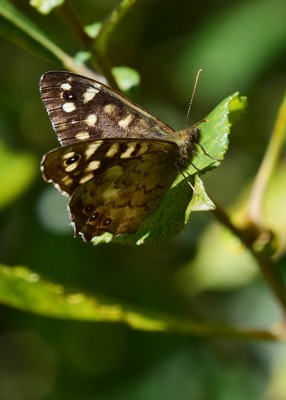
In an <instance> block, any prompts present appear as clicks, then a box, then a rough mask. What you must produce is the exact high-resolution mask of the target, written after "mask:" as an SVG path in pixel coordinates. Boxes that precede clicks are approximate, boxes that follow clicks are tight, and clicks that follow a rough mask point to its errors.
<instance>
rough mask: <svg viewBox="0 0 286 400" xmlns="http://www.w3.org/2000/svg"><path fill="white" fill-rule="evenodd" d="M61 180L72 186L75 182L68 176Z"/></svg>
mask: <svg viewBox="0 0 286 400" xmlns="http://www.w3.org/2000/svg"><path fill="white" fill-rule="evenodd" d="M61 181H62V182H63V183H64V184H65V185H66V186H70V185H71V184H72V183H73V180H72V179H71V178H70V177H69V176H68V175H66V176H64V177H63V178H62V179H61Z"/></svg>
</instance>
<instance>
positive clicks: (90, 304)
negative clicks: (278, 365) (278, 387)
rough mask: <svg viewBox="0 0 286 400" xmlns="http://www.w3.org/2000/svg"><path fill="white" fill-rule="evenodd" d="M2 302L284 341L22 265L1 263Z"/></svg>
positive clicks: (161, 327)
mask: <svg viewBox="0 0 286 400" xmlns="http://www.w3.org/2000/svg"><path fill="white" fill-rule="evenodd" d="M0 303H1V304H5V305H7V306H11V307H14V308H17V309H19V310H23V311H27V312H31V313H34V314H37V315H41V316H44V317H51V318H60V319H65V320H77V321H93V322H115V323H116V322H117V323H124V324H126V325H128V326H130V327H132V328H133V329H137V330H144V331H149V332H151V331H154V332H174V333H176V334H180V335H198V336H202V337H204V336H211V337H238V338H248V339H255V340H277V337H278V338H280V339H281V340H282V339H283V335H282V334H280V336H279V335H277V334H276V332H271V331H259V330H254V331H250V330H249V331H247V330H245V329H244V330H239V329H237V328H234V327H231V326H225V325H219V326H218V325H214V324H211V323H205V322H196V321H194V320H191V319H190V318H188V319H186V318H184V317H177V316H175V317H173V316H171V315H166V314H162V313H158V312H157V313H156V312H152V311H147V310H143V309H139V307H136V308H135V307H131V306H129V305H127V304H123V303H121V302H118V301H116V300H114V299H111V298H107V297H104V296H101V295H97V296H91V295H87V294H85V293H80V292H71V291H68V290H67V289H65V288H64V287H63V286H62V285H59V284H55V283H53V282H50V281H47V280H45V279H42V278H41V277H40V276H39V275H38V274H36V273H34V272H32V271H29V270H28V269H27V268H25V267H22V266H17V267H13V268H11V267H7V266H4V265H0Z"/></svg>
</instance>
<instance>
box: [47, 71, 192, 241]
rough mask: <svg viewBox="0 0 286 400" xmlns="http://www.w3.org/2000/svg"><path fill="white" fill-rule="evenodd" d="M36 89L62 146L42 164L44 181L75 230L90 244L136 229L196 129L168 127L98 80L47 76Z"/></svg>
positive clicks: (178, 167)
mask: <svg viewBox="0 0 286 400" xmlns="http://www.w3.org/2000/svg"><path fill="white" fill-rule="evenodd" d="M40 93H41V98H42V100H43V103H44V105H45V108H46V110H47V112H48V115H49V117H50V120H51V122H52V126H53V129H54V130H55V132H56V134H57V138H58V140H59V142H60V144H61V147H59V148H56V149H54V150H52V151H50V152H49V153H47V154H46V155H45V156H44V157H43V159H42V162H41V171H42V175H43V178H44V180H46V181H47V182H51V183H53V184H54V186H55V187H56V188H57V189H58V190H59V191H60V192H61V193H62V194H63V195H65V196H67V197H68V198H69V204H68V210H69V214H70V219H71V224H72V226H73V228H74V234H75V235H77V234H80V235H81V236H82V238H83V239H84V240H85V241H87V242H89V241H91V240H92V239H93V238H94V237H97V236H101V235H102V234H103V233H105V232H109V233H111V234H113V235H115V236H117V235H121V234H124V233H135V232H136V231H137V230H138V228H139V227H140V225H141V224H142V222H144V221H145V220H146V218H147V217H148V216H149V215H151V214H152V213H153V212H154V211H155V210H156V209H157V208H158V206H159V205H160V203H161V201H162V199H163V198H164V196H165V194H166V193H167V191H168V190H169V188H170V186H171V185H172V183H173V182H174V180H175V178H176V176H177V175H178V172H183V171H184V170H185V168H186V166H187V165H188V164H189V163H190V162H191V161H192V159H193V157H194V155H195V153H196V146H197V144H198V143H199V140H200V130H199V127H198V126H196V125H195V126H194V127H193V128H191V129H188V130H186V131H183V132H176V131H175V130H173V129H172V128H171V127H170V126H168V125H167V124H165V123H163V122H162V121H160V120H159V119H158V118H156V117H154V116H153V115H151V114H150V113H148V112H147V111H145V110H144V109H143V108H141V107H139V106H138V105H136V104H135V103H133V102H132V101H130V100H129V99H127V98H126V97H124V96H123V95H122V94H120V93H118V92H116V91H115V90H113V89H111V88H109V87H107V86H105V85H104V84H102V83H100V82H97V81H94V80H92V79H89V78H86V77H84V76H80V75H76V74H73V73H70V72H64V71H52V72H47V73H45V74H44V75H43V76H42V77H41V80H40Z"/></svg>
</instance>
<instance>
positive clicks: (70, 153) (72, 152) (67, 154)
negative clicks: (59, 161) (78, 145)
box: [63, 151, 75, 160]
mask: <svg viewBox="0 0 286 400" xmlns="http://www.w3.org/2000/svg"><path fill="white" fill-rule="evenodd" d="M74 155H75V152H74V151H69V152H68V153H66V154H64V155H63V159H64V160H66V159H67V158H70V157H73V156H74Z"/></svg>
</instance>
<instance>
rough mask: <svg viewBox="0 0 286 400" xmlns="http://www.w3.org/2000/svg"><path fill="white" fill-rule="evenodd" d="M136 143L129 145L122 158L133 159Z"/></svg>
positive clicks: (121, 155)
mask: <svg viewBox="0 0 286 400" xmlns="http://www.w3.org/2000/svg"><path fill="white" fill-rule="evenodd" d="M136 144H137V143H136V142H134V143H129V144H128V147H127V149H126V150H125V151H124V153H122V154H120V158H129V157H131V154H132V153H133V151H134V150H135V148H136Z"/></svg>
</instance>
